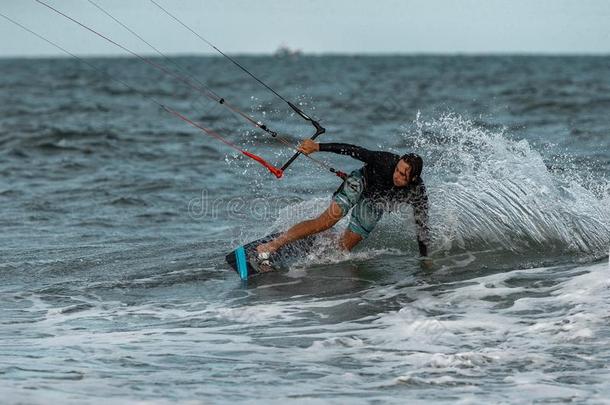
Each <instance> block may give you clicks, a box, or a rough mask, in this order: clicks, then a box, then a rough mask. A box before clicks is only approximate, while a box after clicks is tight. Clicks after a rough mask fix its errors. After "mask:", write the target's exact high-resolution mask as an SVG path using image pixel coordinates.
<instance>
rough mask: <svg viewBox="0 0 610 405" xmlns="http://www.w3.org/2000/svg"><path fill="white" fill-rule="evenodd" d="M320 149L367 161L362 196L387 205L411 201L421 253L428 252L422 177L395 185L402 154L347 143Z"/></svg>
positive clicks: (425, 205) (426, 214)
mask: <svg viewBox="0 0 610 405" xmlns="http://www.w3.org/2000/svg"><path fill="white" fill-rule="evenodd" d="M319 145H320V152H333V153H338V154H341V155H348V156H351V157H353V158H354V159H358V160H360V161H362V162H364V163H366V164H365V165H364V167H363V174H364V190H363V191H362V196H363V197H365V198H369V199H371V200H373V201H375V202H379V203H383V205H384V206H385V207H388V206H389V207H390V209H391V207H392V206H395V204H396V203H399V204H400V203H407V204H410V205H412V206H413V215H414V217H415V224H416V225H417V242H418V245H419V253H420V254H421V255H422V256H427V255H428V244H429V240H430V238H429V229H428V195H427V193H426V186H425V185H424V181H423V180H422V178H421V177H417V178H416V179H415V180H414V181H412V182H411V183H409V185H407V186H404V187H397V186H395V185H394V180H393V176H394V169H395V168H396V165H397V164H398V161H399V160H400V156H398V155H396V154H394V153H391V152H381V151H371V150H368V149H365V148H362V147H360V146H356V145H350V144H346V143H320V144H319Z"/></svg>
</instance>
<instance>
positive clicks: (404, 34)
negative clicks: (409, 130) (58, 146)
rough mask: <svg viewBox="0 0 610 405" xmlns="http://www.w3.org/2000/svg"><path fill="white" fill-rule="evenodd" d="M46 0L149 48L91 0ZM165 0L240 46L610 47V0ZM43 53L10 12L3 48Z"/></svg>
mask: <svg viewBox="0 0 610 405" xmlns="http://www.w3.org/2000/svg"><path fill="white" fill-rule="evenodd" d="M44 1H47V2H48V3H49V4H51V5H53V6H54V7H57V8H59V9H61V10H62V11H64V12H65V13H67V14H70V15H71V16H73V17H75V18H76V19H78V20H80V21H81V22H83V23H85V24H88V25H91V26H92V27H94V28H95V29H98V30H99V31H101V32H103V33H104V34H106V35H108V36H109V37H111V38H112V39H114V40H115V41H117V42H120V43H123V44H124V45H126V46H128V47H129V48H132V49H133V50H135V51H136V52H141V53H149V49H148V48H147V47H146V46H145V45H143V44H141V43H140V42H138V40H137V39H135V38H134V37H133V36H132V35H131V34H129V33H128V32H126V31H125V30H124V29H123V28H122V27H121V26H119V25H117V24H116V23H115V22H114V21H112V20H110V19H109V18H108V17H107V16H105V15H104V14H102V13H101V12H100V11H99V10H97V9H96V8H95V7H94V6H93V5H91V4H90V3H89V2H88V1H87V0H44ZM93 1H95V2H96V3H98V4H100V5H101V6H102V7H104V8H105V9H106V10H107V11H108V12H110V13H112V14H114V15H115V17H117V18H119V19H120V20H122V21H123V22H124V23H126V24H127V25H128V26H129V27H130V28H132V29H133V30H135V31H136V32H138V33H139V34H140V35H142V36H143V37H145V38H146V39H147V40H149V41H150V42H152V43H153V44H154V45H155V46H157V47H158V48H160V49H161V50H163V51H165V52H167V53H170V54H207V53H212V52H213V51H212V50H210V48H209V47H206V45H205V44H203V43H201V42H200V41H199V40H198V39H197V38H196V37H195V36H194V35H193V34H191V33H189V32H188V31H186V30H185V29H184V28H182V27H181V26H180V25H178V24H177V23H176V22H174V21H172V20H170V19H169V18H168V17H167V16H166V15H164V14H163V13H162V12H161V11H160V10H159V9H158V8H156V7H155V6H154V5H153V4H152V3H151V2H150V1H149V0H93ZM157 1H158V2H159V3H160V4H162V5H164V6H165V7H166V8H168V9H169V10H171V11H172V12H174V13H175V14H177V15H178V16H179V18H180V19H182V20H183V21H184V22H185V23H187V24H189V25H191V26H192V27H193V28H195V29H196V30H197V31H198V32H200V33H201V34H202V35H203V36H204V37H206V38H207V39H208V40H210V41H212V42H213V43H215V44H216V45H217V46H218V47H219V48H221V49H223V50H225V51H227V52H231V53H270V52H273V51H275V50H276V49H277V48H278V47H279V46H280V45H282V44H286V45H288V46H289V47H291V48H295V49H301V50H302V51H304V52H306V53H422V52H425V53H506V52H512V53H515V52H516V53H547V54H548V53H551V54H565V53H569V54H583V53H584V54H610V0H510V1H508V0H412V1H411V0H402V1H400V0H375V1H372V0H371V1H368V0H367V1H364V0H256V1H246V0H157ZM0 13H2V14H5V15H7V16H9V17H11V18H13V19H15V20H17V21H19V22H21V23H22V24H24V25H27V26H28V27H30V28H32V29H33V30H35V31H37V32H39V33H40V34H42V35H43V36H45V37H47V38H49V39H51V40H53V41H55V42H58V43H59V44H61V45H62V46H64V47H65V48H67V49H69V50H70V51H73V52H75V53H77V54H82V55H121V54H124V51H121V50H120V49H118V48H116V47H114V46H113V45H110V44H108V43H106V42H104V41H103V40H102V39H100V38H97V37H95V36H94V35H93V34H91V33H89V32H87V31H86V30H84V29H83V28H81V27H78V26H77V25H75V24H74V23H72V22H70V21H68V20H66V19H65V18H63V17H60V16H58V15H56V14H54V13H53V12H52V11H51V10H49V9H47V8H45V7H43V6H42V5H40V4H38V3H36V2H35V1H34V0H0ZM39 55H44V56H49V55H61V51H58V50H57V49H55V48H53V47H51V46H50V45H48V44H46V43H44V42H42V41H41V40H40V39H38V38H35V37H33V36H31V34H28V33H27V32H24V31H22V30H21V29H19V28H17V27H15V26H13V25H12V24H10V23H9V22H8V21H6V20H4V19H2V18H0V56H39Z"/></svg>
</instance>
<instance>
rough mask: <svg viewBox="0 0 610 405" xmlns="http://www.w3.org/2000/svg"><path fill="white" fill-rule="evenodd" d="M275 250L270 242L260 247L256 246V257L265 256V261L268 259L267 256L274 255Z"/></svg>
mask: <svg viewBox="0 0 610 405" xmlns="http://www.w3.org/2000/svg"><path fill="white" fill-rule="evenodd" d="M276 250H277V248H276V247H275V246H274V245H273V243H272V242H267V243H261V244H260V245H258V246H257V247H256V252H257V253H258V256H259V257H261V256H264V254H265V253H266V254H267V257H266V259H268V258H269V255H271V254H273V253H275V251H276Z"/></svg>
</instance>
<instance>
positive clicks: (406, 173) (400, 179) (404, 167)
mask: <svg viewBox="0 0 610 405" xmlns="http://www.w3.org/2000/svg"><path fill="white" fill-rule="evenodd" d="M393 180H394V185H395V186H396V187H404V186H406V185H407V184H409V182H410V181H411V166H410V165H409V164H408V163H407V162H405V161H404V160H402V159H400V160H399V161H398V164H397V165H396V168H394V177H393Z"/></svg>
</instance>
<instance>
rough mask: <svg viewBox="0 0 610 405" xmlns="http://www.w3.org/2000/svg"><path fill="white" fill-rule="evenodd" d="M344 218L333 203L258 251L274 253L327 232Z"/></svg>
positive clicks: (339, 208) (262, 245)
mask: <svg viewBox="0 0 610 405" xmlns="http://www.w3.org/2000/svg"><path fill="white" fill-rule="evenodd" d="M341 218H343V211H342V210H341V207H339V204H337V203H336V202H334V201H333V202H332V203H331V204H330V206H329V207H328V208H327V209H326V211H324V212H323V213H322V214H320V216H318V217H317V218H314V219H309V220H307V221H303V222H299V223H298V224H296V225H294V226H293V227H292V228H290V229H289V230H287V231H286V232H284V233H282V234H281V235H280V236H278V237H277V238H276V239H274V240H272V241H270V242H267V243H263V244H261V245H258V246H257V248H256V250H257V251H258V252H259V253H263V252H269V253H273V252H275V251H276V250H278V249H279V248H281V247H282V246H284V245H285V244H287V243H290V242H294V241H295V240H298V239H302V238H305V237H307V236H309V235H313V234H316V233H319V232H322V231H325V230H327V229H329V228H331V227H332V226H333V225H335V224H336V223H337V222H339V220H340V219H341Z"/></svg>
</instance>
